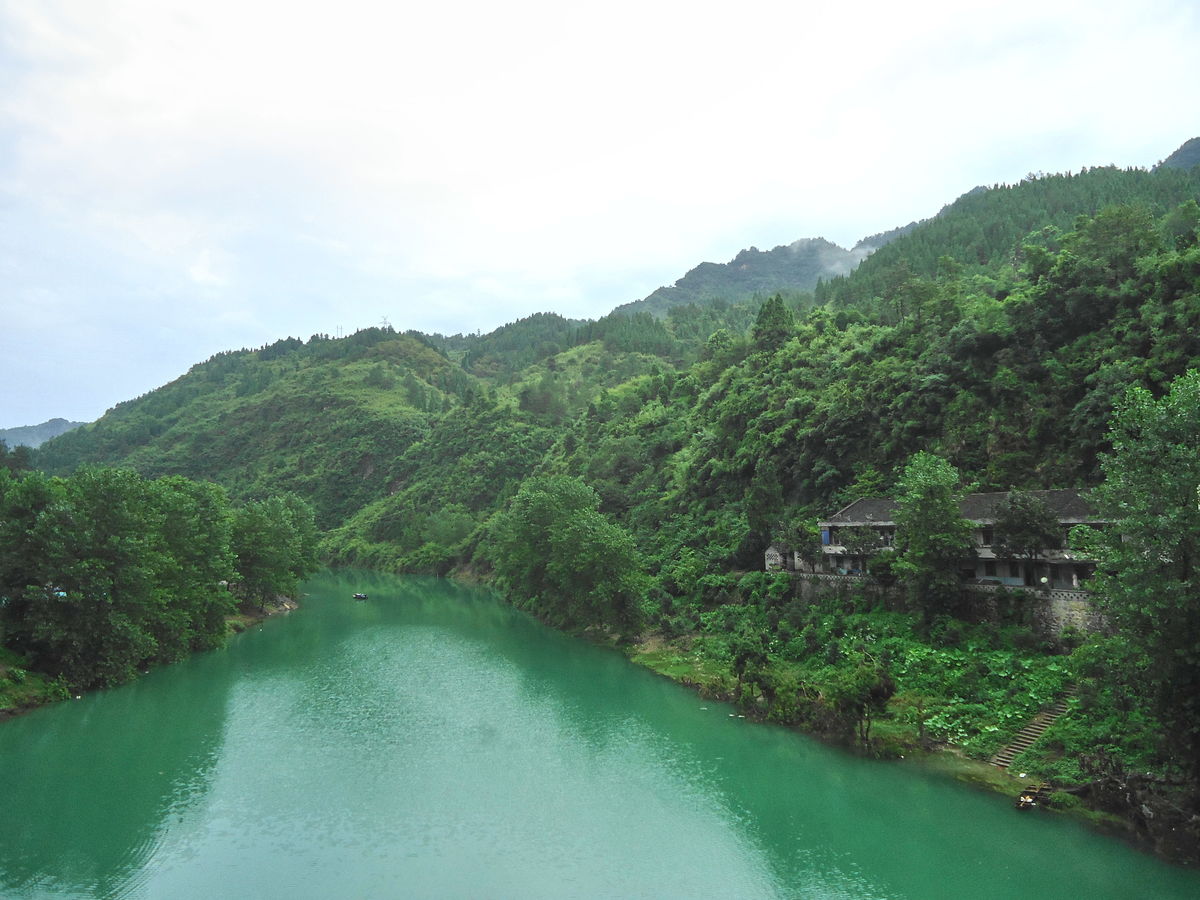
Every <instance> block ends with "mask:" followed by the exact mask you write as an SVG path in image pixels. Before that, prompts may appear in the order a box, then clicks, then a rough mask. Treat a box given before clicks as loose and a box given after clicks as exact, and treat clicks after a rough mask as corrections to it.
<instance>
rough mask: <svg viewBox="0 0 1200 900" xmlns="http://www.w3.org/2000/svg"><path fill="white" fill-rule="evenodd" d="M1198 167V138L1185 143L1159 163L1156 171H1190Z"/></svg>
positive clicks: (1199, 158)
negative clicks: (1164, 169)
mask: <svg viewBox="0 0 1200 900" xmlns="http://www.w3.org/2000/svg"><path fill="white" fill-rule="evenodd" d="M1198 165H1200V137H1194V138H1192V139H1191V140H1189V141H1185V142H1184V143H1183V146H1181V147H1180V148H1179V149H1178V150H1176V151H1175V152H1174V153H1172V154H1171V155H1170V156H1168V157H1167V158H1166V159H1164V160H1163V161H1162V162H1160V163H1159V164H1158V165H1157V166H1155V168H1156V169H1160V168H1167V169H1190V168H1192V167H1194V166H1198Z"/></svg>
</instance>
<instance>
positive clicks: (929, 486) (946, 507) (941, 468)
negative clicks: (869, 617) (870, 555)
mask: <svg viewBox="0 0 1200 900" xmlns="http://www.w3.org/2000/svg"><path fill="white" fill-rule="evenodd" d="M964 493H965V492H964V490H963V488H962V479H961V477H960V476H959V473H958V470H957V469H955V468H954V467H953V466H952V465H950V464H949V463H948V462H946V460H944V459H941V458H940V457H937V456H934V455H933V454H931V453H925V452H921V453H918V454H916V455H915V456H914V457H913V458H912V461H911V462H909V464H908V465H907V466H906V467H905V469H904V472H903V474H902V475H901V476H900V480H899V482H898V484H897V493H896V512H895V518H896V562H895V564H894V565H893V570H894V572H895V573H896V574H897V575H898V576H899V577H900V578H901V580H902V581H903V582H904V584H905V587H906V589H907V591H908V595H909V599H910V602H911V603H912V604H913V608H914V609H919V610H921V611H922V613H923V615H924V616H925V618H926V620H927V621H928V620H930V619H931V618H932V617H933V616H935V615H937V614H940V613H945V612H948V611H950V610H952V609H953V607H954V604H955V602H956V601H957V599H958V595H959V593H960V591H961V585H960V580H959V575H958V567H959V561H960V560H962V559H963V557H965V556H969V555H970V554H971V553H972V545H971V532H972V530H973V526H972V525H971V523H970V522H968V521H967V520H966V519H964V518H963V517H962V515H961V513H960V512H959V502H960V501H961V499H962V497H963V494H964Z"/></svg>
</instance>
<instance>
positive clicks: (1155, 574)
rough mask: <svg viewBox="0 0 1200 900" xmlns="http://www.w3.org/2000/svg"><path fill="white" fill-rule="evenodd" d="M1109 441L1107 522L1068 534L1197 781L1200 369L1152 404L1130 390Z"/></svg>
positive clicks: (1103, 488)
mask: <svg viewBox="0 0 1200 900" xmlns="http://www.w3.org/2000/svg"><path fill="white" fill-rule="evenodd" d="M1109 439H1110V441H1111V442H1112V451H1111V453H1108V454H1106V455H1105V456H1103V457H1102V459H1101V468H1102V470H1103V472H1104V482H1103V483H1102V484H1101V485H1100V486H1099V487H1098V488H1096V490H1095V491H1094V492H1093V494H1092V500H1093V502H1094V503H1095V504H1096V507H1097V509H1098V511H1099V513H1100V515H1101V516H1103V517H1105V518H1108V519H1111V520H1112V526H1111V527H1110V528H1107V529H1104V530H1101V531H1096V530H1094V529H1088V528H1079V529H1076V532H1075V534H1073V540H1074V541H1076V542H1077V543H1080V544H1081V545H1082V546H1083V547H1084V549H1085V550H1086V551H1087V552H1088V553H1089V554H1090V555H1092V556H1093V557H1094V558H1095V559H1096V560H1097V562H1098V565H1099V571H1098V572H1097V573H1096V575H1095V576H1094V578H1093V579H1092V580H1091V582H1090V583H1089V587H1090V589H1091V590H1092V591H1093V592H1094V593H1095V595H1096V597H1097V599H1098V602H1099V603H1100V605H1101V608H1102V609H1103V610H1104V612H1105V614H1106V616H1107V617H1108V619H1109V622H1110V623H1111V626H1112V628H1113V630H1114V632H1115V633H1116V634H1118V635H1119V636H1120V637H1121V638H1122V639H1123V641H1125V642H1126V643H1127V645H1128V646H1129V647H1130V648H1131V649H1132V650H1133V651H1135V652H1136V654H1137V655H1138V656H1139V657H1140V665H1137V666H1136V669H1140V671H1137V675H1136V678H1137V682H1138V690H1139V692H1141V693H1142V695H1143V696H1145V697H1147V698H1148V699H1149V700H1150V701H1151V703H1152V705H1153V708H1154V711H1155V712H1156V714H1157V715H1158V717H1159V719H1160V720H1161V722H1162V724H1163V726H1164V728H1165V731H1166V737H1167V739H1168V743H1169V750H1170V751H1171V753H1172V754H1173V756H1174V757H1175V758H1176V759H1177V760H1178V761H1179V762H1180V763H1181V764H1183V765H1184V767H1185V768H1186V769H1188V770H1190V772H1191V773H1192V776H1193V777H1194V778H1197V779H1200V453H1197V447H1200V371H1198V370H1195V369H1193V370H1190V371H1188V372H1187V373H1185V374H1184V375H1182V376H1180V377H1179V378H1177V379H1176V380H1175V381H1174V382H1173V383H1172V385H1171V388H1170V390H1169V391H1168V392H1167V394H1166V395H1165V396H1163V397H1162V398H1160V399H1157V400H1156V399H1155V398H1154V396H1153V395H1152V394H1151V393H1150V392H1149V391H1148V390H1146V389H1144V388H1140V387H1134V388H1131V389H1130V390H1129V391H1128V392H1127V393H1126V394H1125V396H1124V398H1123V399H1122V400H1121V401H1120V402H1119V403H1118V404H1117V408H1116V411H1115V413H1114V415H1113V421H1112V428H1111V430H1110V432H1109ZM1127 668H1128V666H1127ZM1127 677H1128V676H1127Z"/></svg>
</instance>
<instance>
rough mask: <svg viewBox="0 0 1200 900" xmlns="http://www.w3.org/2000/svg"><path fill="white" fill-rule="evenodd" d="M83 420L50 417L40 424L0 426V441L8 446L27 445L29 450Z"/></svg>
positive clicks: (82, 423)
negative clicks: (12, 426)
mask: <svg viewBox="0 0 1200 900" xmlns="http://www.w3.org/2000/svg"><path fill="white" fill-rule="evenodd" d="M84 424H86V423H85V422H68V421H67V420H66V419H58V418H55V419H50V420H49V421H48V422H43V423H42V424H40V425H21V426H18V427H16V428H0V441H4V443H5V444H7V445H8V446H9V448H10V449H11V448H13V447H20V446H24V447H29V448H30V449H31V450H32V449H36V448H37V447H40V446H41V445H42V444H44V443H45V442H46V441H48V440H50V439H51V438H55V437H58V436H59V435H60V434H65V433H66V432H68V431H70V430H71V429H73V428H78V427H79V426H80V425H84Z"/></svg>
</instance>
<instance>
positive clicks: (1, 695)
mask: <svg viewBox="0 0 1200 900" xmlns="http://www.w3.org/2000/svg"><path fill="white" fill-rule="evenodd" d="M298 607H299V603H298V602H297V600H296V599H294V598H291V597H280V598H278V599H277V600H276V602H275V603H274V604H269V605H267V606H264V607H259V608H257V609H251V610H248V611H247V610H241V609H239V610H238V611H237V612H236V613H234V614H233V615H230V616H226V617H225V625H226V628H227V633H226V636H227V637H229V636H232V635H234V634H237V633H238V632H241V631H245V630H247V629H248V628H251V627H253V626H254V625H257V624H258V623H260V622H262V621H264V620H265V619H268V618H270V617H272V616H276V615H279V614H281V613H287V612H291V611H292V610H294V609H297V608H298ZM27 663H28V661H27V660H26V659H25V658H24V657H22V656H21V655H20V654H18V653H16V652H14V651H12V650H9V649H8V648H5V647H0V721H3V720H5V719H10V718H13V717H14V716H19V715H22V714H24V713H27V712H31V711H32V710H35V709H38V708H39V707H42V706H46V705H47V704H49V703H58V702H60V701H63V700H69V699H71V698H72V697H75V698H76V699H78V698H79V697H81V696H82V694H80V693H72V692H71V690H70V688H69V686H68V685H67V684H66V683H65V682H63V681H62V679H57V678H51V677H50V676H48V675H45V674H43V673H41V672H37V671H35V670H33V669H29V668H26V666H27ZM143 674H145V673H143Z"/></svg>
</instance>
